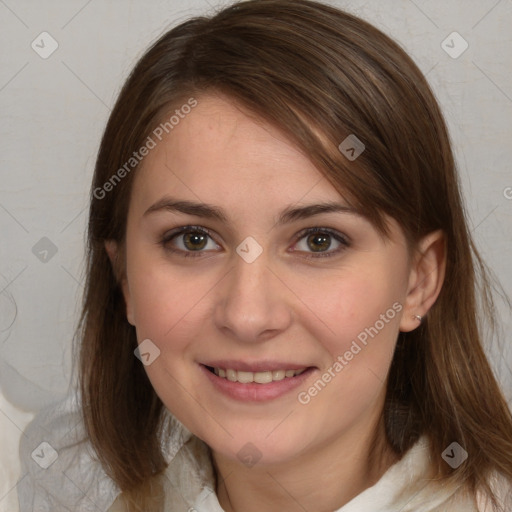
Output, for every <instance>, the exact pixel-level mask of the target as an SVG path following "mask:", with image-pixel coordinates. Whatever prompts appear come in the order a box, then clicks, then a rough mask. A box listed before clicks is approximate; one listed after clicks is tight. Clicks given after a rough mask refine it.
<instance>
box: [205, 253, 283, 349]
mask: <svg viewBox="0 0 512 512" xmlns="http://www.w3.org/2000/svg"><path fill="white" fill-rule="evenodd" d="M290 295H291V293H290V291H289V290H287V288H286V286H285V285H284V284H283V282H282V281H281V280H280V279H279V278H278V277H277V276H276V272H275V271H273V270H271V268H270V267H269V266H268V261H267V259H266V258H265V257H264V255H263V254H262V255H261V256H260V257H259V258H257V259H256V260H255V261H253V262H252V263H247V262H246V261H244V260H243V259H242V258H240V257H239V256H238V255H236V256H235V263H234V268H232V270H231V271H230V272H229V273H228V275H227V276H226V277H225V279H223V280H222V284H220V287H219V288H218V289H217V297H216V304H215V308H214V322H215V324H216V326H217V328H218V329H219V330H221V331H222V333H223V335H224V336H228V337H230V338H232V339H236V340H238V341H241V342H247V343H252V342H261V341H266V340H268V339H271V338H273V337H275V336H277V335H278V334H279V333H281V332H283V331H285V330H286V329H287V328H288V327H289V326H290V324H291V322H292V317H293V315H292V309H291V303H289V300H290Z"/></svg>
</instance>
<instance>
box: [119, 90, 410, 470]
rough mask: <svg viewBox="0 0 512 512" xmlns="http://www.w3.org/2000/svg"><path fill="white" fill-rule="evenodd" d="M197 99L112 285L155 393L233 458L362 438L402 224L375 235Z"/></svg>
mask: <svg viewBox="0 0 512 512" xmlns="http://www.w3.org/2000/svg"><path fill="white" fill-rule="evenodd" d="M197 100H198V104H197V106H196V107H195V108H194V109H192V110H191V112H190V113H189V114H188V115H186V116H184V118H183V119H180V121H179V124H177V125H176V126H175V127H174V128H173V129H172V131H170V133H169V135H167V136H166V137H165V138H163V139H162V141H160V142H158V141H157V145H156V147H154V148H153V149H151V151H150V152H149V154H148V155H147V156H146V157H145V159H144V161H143V168H142V169H140V170H138V171H137V173H138V174H137V175H136V177H135V180H134V184H133V190H132V197H131V203H130V208H129V215H128V224H127V239H126V255H127V256H126V281H125V282H124V286H123V287H124V293H125V298H126V302H127V315H128V319H129V321H130V322H131V323H132V324H133V325H135V326H136V331H137V338H138V340H139V343H141V342H143V341H144V340H150V341H144V345H143V346H142V347H141V352H142V353H143V354H144V355H143V357H142V358H143V360H144V361H145V363H146V364H147V365H146V366H145V369H146V371H147V374H148V376H149V378H150V380H151V383H152V385H153V386H154V388H155V391H156V392H157V394H158V395H159V396H160V398H161V399H162V401H163V403H164V404H165V406H166V407H167V408H168V409H169V410H170V411H171V412H172V413H173V414H174V415H175V416H176V417H177V418H178V419H179V420H180V421H181V422H182V423H183V424H184V425H185V426H186V427H187V428H188V429H189V430H190V431H192V432H193V433H195V434H196V435H197V436H199V437H200V438H201V439H203V440H204V441H205V442H206V443H207V444H208V445H209V446H210V447H211V448H212V449H213V450H214V452H216V453H217V454H221V455H222V456H224V457H227V458H230V459H232V460H234V461H240V462H244V463H250V462H248V461H250V460H251V459H252V460H253V461H259V463H277V462H283V461H286V460H289V459H291V458H292V457H295V456H300V455H304V454H307V453H308V452H309V451H311V450H315V449H317V448H319V447H320V446H324V447H326V446H328V445H329V444H330V443H333V442H335V440H336V439H341V438H345V439H348V438H351V439H356V438H362V437H366V436H368V435H369V432H370V429H371V428H372V427H373V426H374V425H375V423H376V421H377V420H378V418H379V417H380V415H381V412H382V406H383V400H384V396H385V382H386V376H387V372H388V369H389V366H390V363H391V359H392V355H393V350H394V347H395V341H396V338H397V335H398V332H399V330H400V327H401V326H400V323H401V322H405V319H404V318H402V315H403V312H404V311H403V309H402V305H403V303H404V301H405V300H406V296H407V293H408V288H409V277H410V270H409V259H408V251H407V247H406V244H405V239H404V237H403V234H402V232H401V230H400V229H399V228H398V225H397V224H396V223H394V222H391V220H390V226H391V228H392V229H391V232H392V235H393V236H392V239H391V240H384V239H383V238H381V236H380V235H379V233H378V232H377V231H376V229H375V228H374V227H373V226H372V225H371V224H370V223H369V222H368V221H367V220H366V219H365V218H364V217H362V216H360V215H359V214H358V213H356V212H354V211H351V210H350V209H349V208H348V207H347V204H346V203H345V202H344V199H343V197H342V196H341V195H340V194H339V193H338V192H337V191H336V189H335V188H333V186H332V185H331V184H330V183H329V182H328V181H327V180H326V179H325V178H324V177H323V176H322V174H320V172H319V171H318V170H317V169H316V168H315V167H314V166H313V165H312V163H311V162H310V161H309V160H308V158H306V157H305V156H304V155H303V154H301V152H300V151H299V150H298V149H297V148H296V147H294V146H293V145H292V144H291V143H290V142H289V141H287V139H286V138H285V137H284V136H283V135H282V134H281V133H280V132H278V131H277V130H276V129H274V128H273V127H271V126H269V125H267V124H265V123H264V122H262V121H257V120H255V118H253V117H249V116H248V115H247V113H244V112H243V111H242V110H240V109H239V108H237V107H236V106H235V104H234V103H233V102H231V101H229V100H228V99H226V98H224V97H222V96H216V95H213V94H211V95H210V94H209V95H204V96H200V97H198V98H197ZM158 351H159V352H158ZM212 368H213V372H215V373H217V374H218V375H216V374H215V373H212V371H211V369H212ZM300 371H302V373H301V374H300V375H295V374H296V373H299V372H300ZM251 380H252V381H253V382H247V381H251ZM254 380H256V382H254Z"/></svg>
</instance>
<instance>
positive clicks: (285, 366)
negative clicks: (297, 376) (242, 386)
mask: <svg viewBox="0 0 512 512" xmlns="http://www.w3.org/2000/svg"><path fill="white" fill-rule="evenodd" d="M201 364H203V365H204V366H210V367H212V368H222V369H224V370H237V371H238V370H239V371H242V372H264V371H275V370H302V368H309V367H310V366H311V365H308V364H300V363H290V362H287V363H286V362H281V361H254V362H247V361H235V360H228V359H223V360H216V361H208V362H205V363H201Z"/></svg>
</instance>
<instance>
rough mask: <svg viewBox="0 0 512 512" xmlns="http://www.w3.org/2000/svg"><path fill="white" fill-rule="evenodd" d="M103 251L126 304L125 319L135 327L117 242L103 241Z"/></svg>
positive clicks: (128, 289)
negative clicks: (106, 255) (105, 252)
mask: <svg viewBox="0 0 512 512" xmlns="http://www.w3.org/2000/svg"><path fill="white" fill-rule="evenodd" d="M105 250H106V251H107V254H108V257H109V259H110V263H111V265H112V270H113V271H114V275H115V276H116V280H117V281H118V282H119V283H120V285H121V289H122V291H123V296H124V301H125V303H126V318H127V320H128V322H129V323H130V324H132V325H135V322H134V314H133V305H132V300H131V295H130V288H129V286H128V280H127V279H126V270H125V269H124V268H121V267H122V261H121V260H122V258H121V255H120V250H119V247H118V245H117V242H116V241H115V240H105Z"/></svg>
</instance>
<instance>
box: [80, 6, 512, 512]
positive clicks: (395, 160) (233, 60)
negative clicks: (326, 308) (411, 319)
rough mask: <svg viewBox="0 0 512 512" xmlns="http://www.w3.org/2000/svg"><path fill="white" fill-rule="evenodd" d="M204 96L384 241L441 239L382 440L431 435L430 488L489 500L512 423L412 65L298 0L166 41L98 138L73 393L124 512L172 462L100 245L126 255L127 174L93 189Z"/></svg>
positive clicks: (391, 45)
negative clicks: (265, 137) (238, 113)
mask: <svg viewBox="0 0 512 512" xmlns="http://www.w3.org/2000/svg"><path fill="white" fill-rule="evenodd" d="M208 90H215V91H219V92H222V93H224V94H226V95H227V96H228V97H230V98H232V99H233V101H237V102H239V103H240V104H242V105H243V106H244V107H246V108H247V109H248V110H249V111H251V112H254V113H255V114H256V115H258V116H259V117H260V118H261V119H264V120H265V121H267V122H269V123H271V124H273V125H274V126H276V127H278V128H280V129H281V130H282V131H283V132H284V133H285V134H286V135H287V136H289V138H290V139H291V140H292V141H293V142H294V143H296V145H297V147H299V148H301V149H302V150H303V151H304V152H305V154H307V155H308V157H309V158H310V159H311V161H312V162H313V163H314V164H316V165H317V167H318V169H319V170H320V171H321V172H322V173H323V174H324V175H325V176H326V178H327V179H328V180H330V182H331V183H332V184H333V185H334V186H335V187H337V189H338V190H343V193H344V196H345V197H346V198H347V199H348V200H350V202H351V203H352V205H353V206H355V207H356V208H358V209H359V210H361V211H362V212H364V214H365V215H366V216H367V217H368V218H369V219H370V220H371V222H372V223H373V224H374V225H375V226H376V227H377V229H379V230H380V231H381V232H382V233H383V234H386V233H387V231H386V225H385V222H384V214H387V215H390V216H391V217H393V218H394V219H396V221H397V222H398V223H399V224H400V226H401V227H402V229H403V231H404V233H405V235H406V237H407V240H408V242H409V245H410V247H411V248H414V246H415V243H416V242H417V241H418V240H419V239H420V237H422V236H424V235H426V234H427V233H430V232H432V231H434V230H437V229H442V230H443V231H444V233H445V236H446V242H447V267H446V274H445V282H444V285H443V287H442V290H441V293H440V295H439V297H438V299H437V301H436V303H435V304H434V306H433V307H432V308H431V310H430V311H429V313H428V318H427V319H426V321H424V323H423V324H422V325H421V326H420V327H419V328H417V329H416V330H414V331H412V332H410V333H400V335H399V337H398V340H397V347H396V352H395V355H394V359H393V361H392V365H391V368H390V374H389V381H388V387H387V399H386V404H385V408H384V423H385V431H386V437H387V441H388V442H389V445H390V446H391V448H392V449H393V450H394V452H395V453H396V454H397V455H398V456H399V457H400V456H402V455H403V454H404V453H405V452H406V451H407V450H408V449H409V448H410V447H411V446H412V445H413V444H414V443H415V441H417V440H418V438H419V436H420V435H422V434H426V435H427V436H428V438H429V439H430V441H431V443H432V444H431V446H432V451H431V459H432V463H433V466H434V468H435V470H436V472H437V473H436V475H437V477H438V478H439V479H441V480H443V481H447V480H453V481H454V482H455V483H456V484H458V485H461V486H462V485H464V486H465V487H467V489H469V491H470V492H471V493H474V492H475V490H476V489H478V488H482V489H483V491H484V492H486V493H488V494H489V495H490V496H491V497H492V492H491V489H490V488H489V487H488V484H487V479H488V477H489V476H490V474H491V473H492V472H493V471H495V470H496V471H499V472H501V473H502V474H503V475H505V477H507V478H508V479H510V480H512V459H511V457H510V453H512V417H511V413H510V411H509V409H508V406H507V403H506V401H505V399H504V397H503V394H502V392H501V390H500V388H499V386H498V384H497V382H496V379H495V377H494V376H493V373H492V370H491V368H490V365H489V363H488V361H487V358H486V356H485V353H484V350H483V346H482V341H481V335H480V334H479V333H480V331H481V330H482V329H481V326H480V325H479V320H478V318H477V306H479V307H480V308H482V311H483V313H484V315H483V316H484V318H487V319H488V320H490V322H491V325H494V324H493V300H492V296H491V288H490V284H489V278H488V272H487V271H486V268H485V266H484V264H483V262H482V260H481V259H480V256H479V255H478V252H477V250H476V248H475V246H474V243H473V241H472V238H471V235H470V232H469V230H468V227H467V223H466V220H465V213H464V207H463V203H462V200H461V196H460V191H459V184H458V177H457V174H456V170H455V165H454V158H453V155H452V151H451V147H450V142H449V136H448V133H447V128H446V126H445V122H444V120H443V117H442V114H441V112H440V109H439V106H438V104H437V102H436V100H435V98H434V95H433V93H432V91H431V90H430V88H429V86H428V84H427V82H426V79H425V78H424V76H423V75H422V73H421V72H420V70H419V69H418V67H417V66H416V65H415V64H414V62H413V61H412V60H411V58H410V57H409V56H408V55H407V54H406V53H405V52H404V51H403V50H402V49H401V48H400V47H399V46H398V45H397V44H396V43H395V42H393V41H392V40H391V39H390V38H389V37H387V36H386V35H384V34H382V33H381V32H380V31H379V30H377V29H376V28H375V27H373V26H372V25H370V24H368V23H367V22H365V21H362V20H360V19H358V18H356V17H354V16H352V15H349V14H347V13H345V12H342V11H340V10H338V9H335V8H333V7H330V6H327V5H323V4H319V3H315V2H310V1H306V0H259V1H246V2H241V3H237V4H234V5H232V6H229V7H227V8H225V9H223V10H221V11H220V12H218V13H217V14H215V15H213V16H212V17H209V18H207V17H198V18H194V19H191V20H189V21H186V22H185V23H182V24H181V25H179V26H177V27H176V28H174V29H172V30H171V31H169V32H167V33H166V34H164V35H163V36H162V37H161V38H160V39H159V40H158V41H157V42H156V43H155V44H154V45H153V46H152V47H151V48H150V49H149V50H148V51H147V52H146V53H145V55H144V56H143V57H142V58H141V59H140V61H139V62H138V64H137V65H136V67H135V68H134V70H133V71H132V73H131V75H130V76H129V78H128V80H127V81H126V83H125V85H124V87H123V88H122V90H121V92H120V94H119V97H118V99H117V102H116V104H115V106H114V109H113V111H112V114H111V116H110V119H109V121H108V124H107V126H106V130H105V133H104V135H103V139H102V142H101V147H100V150H99V154H98V158H97V163H96V169H95V174H94V179H93V185H92V191H91V206H90V219H89V229H88V242H89V243H88V271H87V283H86V293H85V297H84V305H83V313H82V317H81V323H80V329H79V331H78V332H79V338H80V341H81V353H80V386H81V395H82V400H83V415H84V422H85V425H86V429H87V432H88V435H89V437H90V440H91V442H92V444H93V446H94V448H95V450H96V452H97V454H98V457H99V459H100V460H101V462H102V464H103V466H104V468H105V470H106V471H107V472H108V474H109V475H110V476H111V477H112V478H113V479H114V480H115V482H116V483H117V484H118V485H119V487H120V488H121V490H122V491H124V494H125V495H126V496H127V497H128V498H129V499H128V501H129V502H130V503H131V505H130V507H131V508H130V510H149V509H150V508H151V507H153V505H150V504H149V501H147V500H150V498H151V497H150V496H149V495H150V494H151V490H150V489H151V482H155V481H156V478H155V477H156V476H157V475H159V474H162V472H163V470H164V469H165V465H166V463H165V459H164V457H163V455H162V451H161V442H162V439H163V438H164V437H165V435H166V432H165V430H164V429H165V425H164V424H163V422H162V418H163V416H164V415H163V412H164V408H163V404H162V402H161V401H160V399H159V398H158V397H157V395H156V393H155V391H154V390H153V388H152V386H151V384H150V382H149V380H148V378H147V376H146V373H145V371H144V368H143V365H142V364H140V361H139V360H138V359H137V358H136V357H134V355H133V351H134V349H135V348H136V346H137V340H136V335H135V329H134V328H133V327H132V326H131V325H130V324H129V323H128V322H127V319H126V311H125V304H124V300H123V296H122V293H121V288H120V286H119V280H120V279H121V278H122V276H123V261H122V260H123V258H122V254H121V257H120V260H119V262H118V265H116V266H115V269H113V268H112V265H111V264H110V261H109V259H108V257H107V253H106V251H105V247H104V243H105V241H106V240H115V241H117V242H118V244H120V245H121V247H122V245H123V242H124V237H125V230H126V219H127V212H128V206H129V201H130V191H131V184H132V181H133V175H134V173H135V172H137V171H136V168H135V169H134V170H133V171H131V172H130V173H127V174H126V176H125V177H123V179H122V180H119V182H116V184H115V186H114V187H111V190H110V191H109V192H108V193H106V194H102V195H103V196H104V197H100V194H98V193H95V191H97V190H98V189H101V188H102V187H103V185H104V184H105V183H106V182H107V181H108V180H109V179H111V178H112V176H113V174H114V173H115V172H116V170H117V169H119V168H121V167H122V166H123V165H124V164H125V163H126V162H127V161H128V160H129V158H130V157H131V156H132V153H133V151H135V150H137V149H138V148H140V147H141V146H142V145H143V144H144V141H145V140H146V138H147V137H148V135H149V134H150V133H151V131H152V130H153V129H154V128H155V126H157V124H158V123H159V122H160V121H161V119H162V118H163V116H164V115H166V114H167V113H168V112H169V111H171V110H172V108H175V107H177V106H179V104H180V102H184V101H186V99H187V98H189V97H192V96H195V97H196V98H199V101H200V94H201V93H203V92H205V91H208ZM349 134H355V135H356V136H357V137H358V138H359V139H360V140H361V141H362V142H363V143H364V144H365V146H366V150H365V151H364V152H363V153H362V154H361V156H360V157H359V158H358V159H357V161H354V162H349V161H348V160H347V159H346V158H345V157H344V156H343V155H342V154H341V152H340V151H339V150H338V145H339V144H340V142H341V141H342V140H343V139H344V138H345V137H346V136H348V135H349ZM479 276H480V278H481V279H480V280H478V277H479ZM479 283H480V284H481V286H480V287H479V286H478V284H479ZM477 292H479V293H478V294H477ZM478 298H481V301H480V302H479V303H478V304H477V300H478ZM452 441H457V442H458V443H459V444H460V445H461V446H463V447H464V448H465V450H466V451H467V452H468V453H469V458H468V459H467V460H466V462H465V463H464V464H462V465H461V466H460V467H459V468H458V469H456V470H452V469H451V468H450V467H449V466H448V465H447V464H446V463H445V462H444V460H443V459H442V458H441V454H442V452H443V451H444V449H445V448H446V447H447V446H448V445H450V444H451V443H452ZM495 505H497V504H495ZM155 507H156V505H155ZM496 510H498V509H497V508H496Z"/></svg>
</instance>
